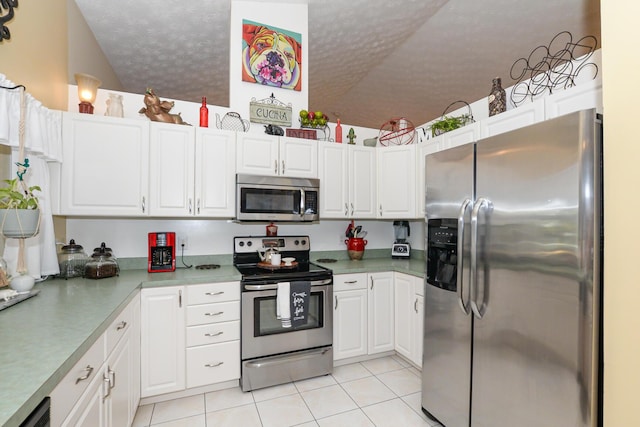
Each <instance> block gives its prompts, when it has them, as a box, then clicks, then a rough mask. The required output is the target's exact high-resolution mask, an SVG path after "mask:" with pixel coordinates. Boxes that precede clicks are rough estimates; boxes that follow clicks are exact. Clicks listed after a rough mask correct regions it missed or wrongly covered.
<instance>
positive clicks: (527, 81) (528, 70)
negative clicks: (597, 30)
mask: <svg viewBox="0 0 640 427" xmlns="http://www.w3.org/2000/svg"><path fill="white" fill-rule="evenodd" d="M597 45H598V40H597V39H596V38H595V37H594V36H585V37H583V38H581V39H580V40H578V41H577V42H573V37H572V36H571V33H570V32H568V31H562V32H560V33H558V34H556V36H555V37H554V38H553V39H551V42H549V44H548V45H547V46H544V45H543V46H538V47H536V48H535V49H533V50H532V51H531V53H530V54H529V57H528V58H520V59H518V60H517V61H516V62H514V63H513V65H512V66H511V78H512V79H513V80H515V81H516V83H515V84H514V85H513V88H512V90H511V96H510V98H511V102H513V105H515V106H516V107H517V106H519V105H520V104H522V103H523V102H524V101H525V100H526V99H527V98H531V99H532V100H533V98H534V97H535V96H536V95H539V94H541V93H543V92H545V91H547V90H548V91H549V93H550V94H551V93H553V90H554V89H556V88H563V89H567V88H569V87H572V86H575V79H576V77H577V76H578V74H580V73H583V74H590V75H592V79H595V78H596V76H597V75H598V66H597V65H596V64H594V63H593V62H590V61H589V60H590V58H591V56H592V55H593V53H594V52H595V50H596V47H597Z"/></svg>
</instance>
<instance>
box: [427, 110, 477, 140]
mask: <svg viewBox="0 0 640 427" xmlns="http://www.w3.org/2000/svg"><path fill="white" fill-rule="evenodd" d="M469 119H470V116H469V115H468V114H463V115H462V116H457V117H447V116H443V118H442V119H441V120H438V121H437V122H434V123H432V124H431V126H429V128H430V129H431V136H438V135H442V134H443V133H445V132H449V131H452V130H454V129H458V128H460V127H462V126H464V125H465V124H466V123H467V122H468V121H469Z"/></svg>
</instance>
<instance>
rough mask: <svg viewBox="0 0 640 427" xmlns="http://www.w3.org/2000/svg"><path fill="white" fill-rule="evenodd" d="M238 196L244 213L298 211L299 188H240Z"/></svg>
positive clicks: (285, 212)
mask: <svg viewBox="0 0 640 427" xmlns="http://www.w3.org/2000/svg"><path fill="white" fill-rule="evenodd" d="M240 197H241V204H242V206H241V209H242V212H244V213H273V214H277V213H280V214H282V213H284V214H299V213H300V191H299V190H292V189H290V190H274V189H266V188H242V189H241V191H240Z"/></svg>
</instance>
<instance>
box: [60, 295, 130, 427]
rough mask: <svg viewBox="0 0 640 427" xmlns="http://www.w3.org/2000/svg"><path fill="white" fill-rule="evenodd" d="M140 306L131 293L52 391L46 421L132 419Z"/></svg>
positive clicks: (99, 423) (72, 425)
mask: <svg viewBox="0 0 640 427" xmlns="http://www.w3.org/2000/svg"><path fill="white" fill-rule="evenodd" d="M139 309H140V300H139V296H136V298H135V299H134V301H132V302H131V303H130V304H129V305H128V306H127V307H126V308H125V309H124V310H123V311H122V313H121V314H120V315H119V316H118V318H116V320H115V321H114V322H113V323H112V324H111V325H110V326H109V328H108V329H107V331H106V332H105V333H104V334H102V335H101V336H100V338H98V340H97V341H96V342H95V343H94V344H93V345H92V346H91V348H90V349H89V350H88V351H87V352H86V353H85V354H84V355H83V356H82V357H81V358H80V360H79V361H78V362H77V363H76V365H75V366H74V367H73V368H72V369H71V371H69V373H68V374H67V375H66V376H65V377H64V378H63V379H62V381H60V383H58V385H57V386H56V388H55V389H54V390H53V391H52V392H51V401H52V405H51V426H53V427H59V426H65V427H66V426H69V427H76V426H83V427H85V426H86V427H121V426H129V425H131V423H132V422H133V418H134V416H135V413H136V410H137V408H138V403H139V401H140V392H139V390H140V381H139V376H138V372H139V366H140V359H139V358H137V357H136V356H137V355H138V354H139V350H138V349H139V344H138V342H136V340H137V339H139V336H140V335H139V332H137V331H139V324H136V320H137V319H138V318H139V316H137V315H136V312H137V311H139ZM123 319H130V320H129V321H126V320H123Z"/></svg>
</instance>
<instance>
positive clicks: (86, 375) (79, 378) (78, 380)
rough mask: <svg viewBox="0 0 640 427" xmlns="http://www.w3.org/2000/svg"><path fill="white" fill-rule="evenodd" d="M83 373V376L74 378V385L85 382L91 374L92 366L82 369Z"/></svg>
mask: <svg viewBox="0 0 640 427" xmlns="http://www.w3.org/2000/svg"><path fill="white" fill-rule="evenodd" d="M84 371H85V374H84V375H83V376H81V377H78V378H76V384H78V383H79V382H80V381H84V380H86V379H87V378H89V377H90V376H91V373H92V372H93V366H91V365H87V367H86V368H84Z"/></svg>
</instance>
